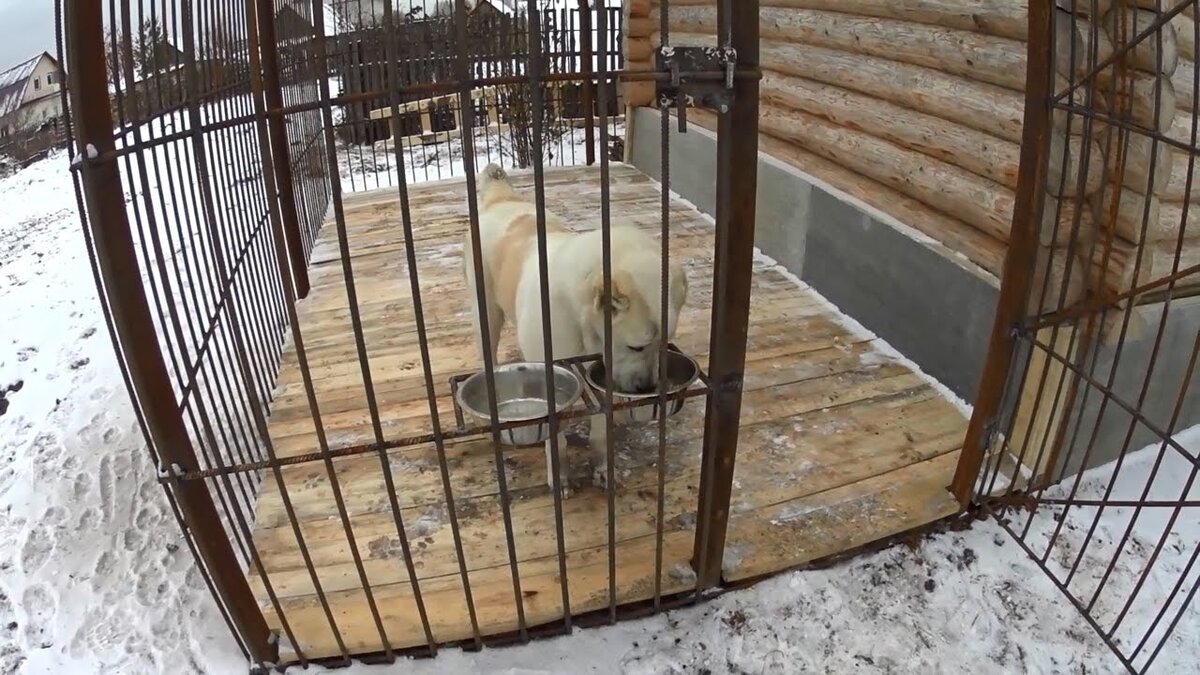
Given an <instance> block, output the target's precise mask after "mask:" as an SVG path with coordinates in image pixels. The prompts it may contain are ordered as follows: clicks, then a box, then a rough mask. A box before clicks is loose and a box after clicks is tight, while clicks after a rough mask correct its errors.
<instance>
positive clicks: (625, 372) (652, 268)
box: [588, 256, 688, 392]
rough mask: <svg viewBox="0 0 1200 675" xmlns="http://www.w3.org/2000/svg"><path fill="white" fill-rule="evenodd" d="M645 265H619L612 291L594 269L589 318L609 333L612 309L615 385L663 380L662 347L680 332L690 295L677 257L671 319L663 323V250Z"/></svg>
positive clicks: (640, 386) (633, 388) (638, 386)
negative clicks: (607, 315)
mask: <svg viewBox="0 0 1200 675" xmlns="http://www.w3.org/2000/svg"><path fill="white" fill-rule="evenodd" d="M645 257H646V258H647V260H643V261H640V262H642V263H644V264H641V265H622V266H620V267H619V268H615V269H613V273H612V292H611V294H606V293H605V287H604V277H603V274H602V273H601V272H599V271H597V272H596V273H594V274H592V275H591V278H590V279H589V288H590V293H591V300H592V301H591V307H590V312H589V319H588V320H589V323H591V326H592V329H593V330H595V331H596V334H597V335H599V336H600V337H601V339H603V336H604V312H605V308H606V307H608V308H610V309H611V310H612V338H613V342H612V359H613V363H612V365H611V367H610V371H611V372H612V381H613V387H614V389H616V390H618V391H622V392H646V391H650V390H653V388H654V387H656V386H657V384H658V355H659V347H660V346H661V344H662V342H663V341H664V340H667V341H669V340H671V339H672V338H673V337H674V336H675V328H676V327H677V326H678V325H679V314H680V312H681V311H682V310H683V305H684V303H685V302H686V301H687V291H688V283H687V275H686V274H685V273H684V270H683V266H682V265H680V264H678V263H674V264H672V265H671V268H670V270H669V271H668V286H667V325H666V326H665V327H664V326H662V304H661V302H662V292H661V289H662V286H661V277H660V270H659V266H658V261H659V258H658V257H657V256H645Z"/></svg>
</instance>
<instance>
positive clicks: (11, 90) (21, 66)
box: [0, 52, 54, 117]
mask: <svg viewBox="0 0 1200 675" xmlns="http://www.w3.org/2000/svg"><path fill="white" fill-rule="evenodd" d="M43 58H46V59H50V60H52V61H53V60H54V59H53V57H51V56H50V54H48V53H46V52H42V53H41V54H38V55H37V56H35V57H33V58H31V59H29V60H28V61H23V62H21V63H18V64H17V65H15V66H13V67H12V68H9V69H8V70H6V71H4V72H3V73H0V117H3V116H5V115H7V114H9V113H11V112H13V111H14V110H16V109H17V108H20V107H21V105H22V104H23V103H25V89H26V86H25V85H26V84H28V82H29V76H30V75H32V74H33V69H34V68H36V67H37V64H38V62H39V61H41V60H42V59H43Z"/></svg>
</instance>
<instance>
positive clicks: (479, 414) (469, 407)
mask: <svg viewBox="0 0 1200 675" xmlns="http://www.w3.org/2000/svg"><path fill="white" fill-rule="evenodd" d="M494 372H495V374H496V398H497V399H498V402H497V404H496V413H497V415H498V416H499V418H500V423H501V424H504V423H506V422H530V421H532V420H539V421H538V422H536V423H533V424H529V425H522V426H519V427H514V428H511V429H501V430H500V442H501V443H504V444H505V445H516V446H524V445H536V444H538V443H541V442H543V441H545V440H546V439H547V438H549V437H550V421H549V419H548V415H549V414H550V402H549V400H548V399H549V397H548V396H547V395H546V366H545V364H541V363H508V364H505V365H502V366H496V368H495V371H494ZM581 394H583V385H581V384H580V382H579V378H578V377H576V376H575V374H574V373H572V372H571V371H570V370H568V369H566V368H564V367H562V366H554V407H555V408H556V409H557V410H558V411H559V412H561V411H563V410H565V409H566V408H569V407H571V406H572V405H574V404H575V402H576V401H578V400H579V397H580V395H581ZM455 396H456V398H457V399H458V405H459V407H461V408H462V409H463V410H464V411H466V412H467V413H468V414H469V415H471V416H472V417H474V418H475V419H476V420H477V421H479V422H481V423H483V424H491V413H490V412H489V407H490V406H489V405H488V403H489V401H488V391H487V376H486V373H483V372H478V373H475V374H474V375H471V376H470V377H468V378H467V379H465V380H463V381H462V383H461V384H459V385H458V391H457V392H456V393H455Z"/></svg>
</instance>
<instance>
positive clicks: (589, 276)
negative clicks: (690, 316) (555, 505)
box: [463, 164, 687, 496]
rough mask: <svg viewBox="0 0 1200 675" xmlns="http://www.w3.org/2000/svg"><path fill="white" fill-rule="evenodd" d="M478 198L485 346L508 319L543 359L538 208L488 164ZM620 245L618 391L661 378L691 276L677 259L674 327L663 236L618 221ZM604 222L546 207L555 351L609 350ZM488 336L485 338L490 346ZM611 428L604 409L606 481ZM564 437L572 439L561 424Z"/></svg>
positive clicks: (600, 477) (601, 442)
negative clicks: (570, 222) (576, 226)
mask: <svg viewBox="0 0 1200 675" xmlns="http://www.w3.org/2000/svg"><path fill="white" fill-rule="evenodd" d="M476 185H477V192H478V198H479V237H480V252H481V254H482V257H483V275H484V279H483V282H484V292H485V295H486V299H487V308H486V311H487V318H488V329H489V333H490V335H488V336H487V338H486V339H485V338H484V336H483V334H482V330H481V329H480V326H479V308H478V305H477V296H476V292H475V273H474V272H475V270H474V259H473V256H472V251H473V248H472V237H471V234H470V231H469V230H468V232H467V236H466V238H465V241H464V244H463V245H464V249H463V250H464V255H463V267H464V268H465V270H466V278H467V289H468V294H469V295H470V296H471V319H472V321H473V322H474V324H475V332H476V337H477V344H478V345H479V349H480V355H481V356H482V354H483V351H482V350H483V349H485V348H486V349H488V350H490V352H491V355H492V360H493V363H495V360H496V356H497V349H498V347H499V343H500V331H501V329H502V328H503V327H504V323H505V321H506V320H511V321H512V322H513V323H515V325H516V329H517V343H518V345H519V346H520V348H521V355H522V357H523V358H524V359H525V360H527V361H533V362H539V363H540V362H542V361H543V360H544V359H545V355H544V354H545V353H544V350H543V348H542V346H543V345H542V337H543V336H542V304H541V279H540V275H539V272H538V249H537V210H536V208H535V206H534V205H533V204H532V203H531V202H530V201H529V200H527V199H524V198H522V197H521V196H520V195H519V194H517V192H516V191H515V190H514V189H513V187H512V185H511V183H509V181H508V175H507V174H505V172H504V170H503V169H501V168H500V167H499V166H496V165H495V164H489V165H488V166H487V168H485V169H484V170H483V171H482V172H481V173H480V174H479V176H478V178H477V183H476ZM610 233H611V244H612V248H611V252H612V258H611V263H612V277H611V278H612V286H611V301H610V302H609V303H608V304H609V306H610V307H611V308H612V337H613V345H612V352H613V354H612V355H613V364H612V366H611V367H610V368H608V371H609V372H611V373H612V375H611V377H612V380H613V387H614V388H615V389H616V390H618V391H629V392H632V391H643V390H646V389H648V388H650V387H653V386H655V385H657V383H658V351H659V345H660V343H661V341H662V340H664V339H666V340H670V339H671V338H672V337H673V336H674V334H675V328H676V326H677V325H678V319H679V313H680V311H681V310H682V309H683V305H684V302H685V300H686V297H687V277H686V275H685V274H684V271H683V267H682V266H681V265H679V264H678V263H675V264H673V265H672V266H671V269H670V282H669V283H670V288H669V289H668V302H669V305H670V306H669V307H668V311H667V323H668V325H667V327H666V330H663V327H662V326H661V325H660V322H661V317H662V312H661V304H660V301H661V298H662V294H661V283H660V266H661V261H662V258H661V256H660V245H659V243H658V242H656V241H655V240H654V239H652V238H650V237H649V236H647V235H646V234H645V233H643V232H642V231H641V230H639V229H637V228H636V227H630V226H614V227H612V229H611V230H610ZM601 242H602V240H601V232H600V230H592V231H590V232H583V233H576V232H571V231H570V230H568V229H567V227H566V224H565V223H564V222H563V221H562V219H561V218H558V217H557V216H555V215H553V214H551V213H550V212H548V211H547V213H546V253H547V265H546V269H547V276H548V281H549V284H548V285H549V289H550V302H549V307H550V321H551V326H552V330H553V344H552V347H553V357H554V358H555V359H562V358H569V357H573V356H582V355H585V354H603V353H604V310H605V294H604V273H603V266H602V261H601V255H602V249H601V246H602V243H601ZM485 345H486V347H485ZM607 433H608V432H607V428H606V425H605V424H604V416H603V415H595V416H593V419H592V422H591V434H590V438H591V447H592V458H593V459H592V475H593V479H594V482H595V483H596V484H597V485H601V486H603V485H604V482H605V478H606V476H607V468H608V467H607V453H606V451H605V449H606V446H607ZM559 447H560V448H565V447H566V435H565V434H564V433H561V432H560V435H559ZM559 469H560V474H561V479H562V480H561V485H562V489H563V496H567V495H569V494H570V490H569V489H568V488H567V475H568V472H567V470H566V461H565V458H564V460H563V461H561V462H560V467H559ZM546 482H547V484H548V485H550V486H551V487H552V488H553V486H554V482H553V472H552V468H551V464H550V441H547V442H546Z"/></svg>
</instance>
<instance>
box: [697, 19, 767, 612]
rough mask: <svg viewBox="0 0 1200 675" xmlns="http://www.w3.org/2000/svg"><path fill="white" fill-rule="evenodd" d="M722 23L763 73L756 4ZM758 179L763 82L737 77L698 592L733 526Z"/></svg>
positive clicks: (726, 118)
mask: <svg viewBox="0 0 1200 675" xmlns="http://www.w3.org/2000/svg"><path fill="white" fill-rule="evenodd" d="M717 23H718V32H719V33H721V34H723V35H724V34H728V35H729V36H730V37H729V45H730V46H731V47H733V48H734V49H735V50H736V51H737V68H738V70H739V71H740V70H743V69H757V68H758V63H759V49H758V0H737V1H736V2H730V1H729V0H724V1H723V2H721V3H720V5H719V9H718V21H717ZM726 31H728V32H727V33H726ZM757 181H758V79H757V78H754V77H736V78H734V83H733V101H732V104H731V105H730V108H729V111H728V112H726V113H722V114H721V115H720V121H719V123H718V128H717V217H716V221H717V228H716V230H717V231H716V250H715V252H714V261H713V310H712V333H711V336H710V342H709V344H710V352H709V353H710V356H709V374H710V377H711V381H712V387H713V391H712V394H711V395H710V396H709V398H708V406H707V410H706V412H705V425H704V455H703V458H702V462H703V465H702V468H701V473H700V502H699V504H698V508H697V511H696V517H697V522H696V533H697V535H696V545H695V549H694V554H693V557H692V566H693V567H694V568H695V570H696V579H697V586H696V587H697V589H698V590H702V589H704V588H710V587H712V586H715V585H717V584H718V583H719V582H720V579H721V558H722V554H723V552H724V550H725V531H726V527H727V526H728V524H729V500H730V496H731V492H732V490H733V465H734V459H735V457H736V455H737V442H738V427H739V424H740V422H741V408H742V379H743V377H744V370H745V366H746V334H747V325H748V324H749V321H750V287H751V274H752V272H753V265H754V219H755V206H756V204H755V200H756V191H757Z"/></svg>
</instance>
